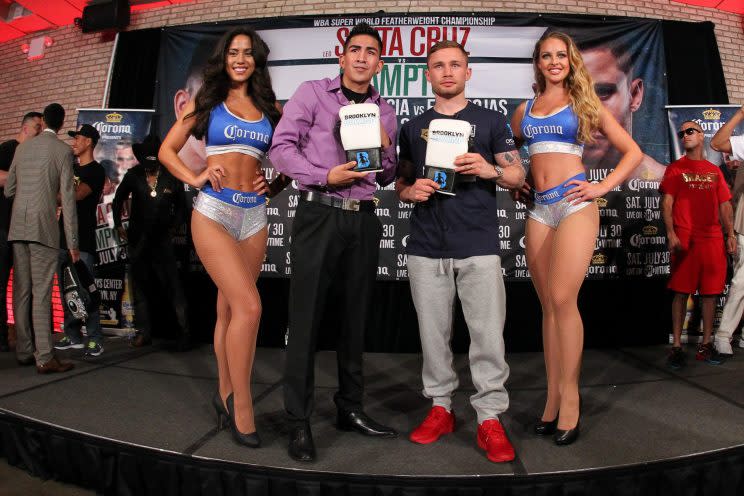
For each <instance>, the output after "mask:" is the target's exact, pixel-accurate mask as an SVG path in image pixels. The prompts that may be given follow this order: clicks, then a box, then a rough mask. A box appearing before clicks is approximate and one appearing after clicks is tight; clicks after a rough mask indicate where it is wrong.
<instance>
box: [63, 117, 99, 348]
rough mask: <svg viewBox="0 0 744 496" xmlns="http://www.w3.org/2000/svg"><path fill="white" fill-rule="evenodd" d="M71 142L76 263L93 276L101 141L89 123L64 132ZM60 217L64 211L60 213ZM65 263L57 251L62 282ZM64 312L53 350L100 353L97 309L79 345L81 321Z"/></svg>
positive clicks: (65, 254)
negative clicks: (96, 150) (96, 156)
mask: <svg viewBox="0 0 744 496" xmlns="http://www.w3.org/2000/svg"><path fill="white" fill-rule="evenodd" d="M67 134H68V135H70V137H71V138H73V140H72V153H73V154H74V155H75V157H77V161H78V163H77V164H75V166H74V168H73V170H74V172H75V201H76V205H77V217H78V240H79V241H78V244H79V246H80V260H82V261H83V263H84V264H85V266H86V267H88V270H89V271H90V273H91V275H92V276H93V277H95V264H96V225H97V221H96V209H97V208H98V203H99V202H100V200H101V194H102V193H103V183H104V181H105V178H106V173H105V171H104V170H103V166H101V164H99V163H98V162H96V161H95V160H93V149H94V148H95V147H96V144H98V140H99V139H101V135H100V134H98V131H97V130H96V128H94V127H93V126H91V125H90V124H83V125H82V126H80V129H78V130H77V131H68V132H67ZM62 215H63V216H64V212H63V213H62ZM63 225H64V224H63V223H62V218H60V240H61V245H60V246H66V241H65V237H64V236H65V233H64V229H62V226H63ZM68 260H69V257H68V252H67V250H64V249H60V252H59V269H58V271H57V275H58V277H59V280H60V281H61V280H62V267H63V265H64V263H65V262H67V261H68ZM63 307H64V311H65V326H64V331H65V335H64V337H63V338H62V339H60V340H59V341H57V344H55V345H54V349H55V350H68V349H82V348H84V349H85V355H87V356H99V355H100V354H101V353H103V334H102V333H101V322H100V316H99V313H98V309H97V308H96V309H95V310H93V311H91V312H89V313H88V318H87V319H86V321H85V328H86V330H87V333H88V342H87V343H84V342H83V336H82V334H81V333H80V328H81V326H82V324H83V323H82V322H81V321H80V320H78V319H76V318H75V317H73V315H72V313H71V312H70V310H69V309H68V308H67V306H66V305H63Z"/></svg>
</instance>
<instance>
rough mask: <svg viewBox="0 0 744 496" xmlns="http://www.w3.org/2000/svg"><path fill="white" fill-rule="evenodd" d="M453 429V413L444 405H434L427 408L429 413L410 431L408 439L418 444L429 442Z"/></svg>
mask: <svg viewBox="0 0 744 496" xmlns="http://www.w3.org/2000/svg"><path fill="white" fill-rule="evenodd" d="M454 430H455V414H454V413H452V412H448V411H447V410H446V409H445V408H444V407H441V406H435V407H432V409H431V410H429V415H427V416H426V418H425V419H424V421H423V422H421V425H419V426H418V427H416V428H415V429H414V430H413V432H411V435H410V436H408V439H410V440H411V441H413V442H414V443H418V444H429V443H433V442H434V441H436V440H437V439H439V437H440V436H442V435H443V434H449V433H450V432H452V431H454Z"/></svg>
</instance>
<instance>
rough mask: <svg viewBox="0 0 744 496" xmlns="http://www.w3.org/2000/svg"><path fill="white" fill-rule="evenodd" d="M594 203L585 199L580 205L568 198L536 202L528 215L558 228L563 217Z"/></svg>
mask: <svg viewBox="0 0 744 496" xmlns="http://www.w3.org/2000/svg"><path fill="white" fill-rule="evenodd" d="M593 203H594V202H592V201H585V202H581V203H579V204H578V205H571V203H569V201H568V200H561V201H559V202H556V203H551V204H549V205H541V204H539V203H535V204H534V205H533V206H532V207H530V209H529V210H527V217H529V218H530V219H532V220H536V221H537V222H539V223H541V224H545V225H546V226H550V227H552V228H553V229H556V228H557V227H558V224H560V223H561V221H562V220H563V219H565V218H566V217H568V216H569V215H571V214H573V213H575V212H578V211H579V210H581V209H582V208H584V207H588V206H589V205H591V204H593Z"/></svg>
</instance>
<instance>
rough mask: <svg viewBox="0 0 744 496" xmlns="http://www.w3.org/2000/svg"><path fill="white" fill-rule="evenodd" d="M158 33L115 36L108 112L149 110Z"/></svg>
mask: <svg viewBox="0 0 744 496" xmlns="http://www.w3.org/2000/svg"><path fill="white" fill-rule="evenodd" d="M161 33H162V30H161V29H159V28H158V29H142V30H140V31H126V32H123V33H119V41H118V44H117V47H116V55H115V57H114V70H113V72H112V74H111V92H110V94H109V102H108V106H109V108H131V109H151V108H153V101H154V98H155V79H156V77H157V69H158V53H159V52H160V34H161Z"/></svg>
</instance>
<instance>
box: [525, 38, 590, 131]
mask: <svg viewBox="0 0 744 496" xmlns="http://www.w3.org/2000/svg"><path fill="white" fill-rule="evenodd" d="M549 38H555V39H557V40H561V41H562V42H563V43H565V44H566V47H567V48H568V62H569V64H570V67H569V72H568V77H566V79H565V81H564V82H563V85H564V86H565V87H566V88H568V96H569V100H570V105H571V108H573V111H574V113H575V114H576V117H577V118H578V120H579V130H578V133H577V138H578V140H579V141H580V142H581V143H593V142H594V138H592V133H593V132H594V131H596V130H597V129H598V128H599V110H600V108H602V103H601V102H600V101H599V97H598V96H597V93H596V92H595V91H594V81H593V80H592V77H591V76H590V75H589V72H588V71H587V70H586V66H585V65H584V60H583V59H582V58H581V53H579V49H578V48H577V47H576V43H574V41H573V39H572V38H571V37H570V36H568V35H567V34H565V33H561V32H560V31H551V32H547V33H545V34H543V35H542V37H541V38H540V39H539V40H537V43H535V51H534V52H532V67H533V69H534V71H535V82H537V91H538V93H543V92H544V91H545V84H546V83H545V76H543V74H542V72H541V71H540V68H539V67H538V65H537V64H538V61H539V59H540V46H541V45H542V44H543V43H544V42H545V40H547V39H549Z"/></svg>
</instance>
